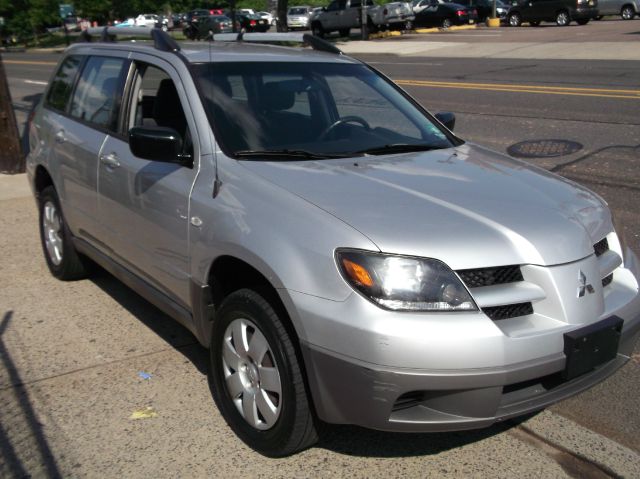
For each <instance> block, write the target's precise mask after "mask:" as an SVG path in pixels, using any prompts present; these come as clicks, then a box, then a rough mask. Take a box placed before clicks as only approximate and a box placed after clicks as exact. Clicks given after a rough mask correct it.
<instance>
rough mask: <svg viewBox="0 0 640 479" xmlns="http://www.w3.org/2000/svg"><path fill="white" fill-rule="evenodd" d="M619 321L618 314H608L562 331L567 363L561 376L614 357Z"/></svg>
mask: <svg viewBox="0 0 640 479" xmlns="http://www.w3.org/2000/svg"><path fill="white" fill-rule="evenodd" d="M623 323H624V321H623V320H622V318H619V317H618V316H611V317H609V318H607V319H604V320H602V321H598V322H597V323H594V324H590V325H589V326H585V327H584V328H580V329H576V330H575V331H571V332H568V333H565V334H564V354H565V356H566V357H567V363H566V366H565V369H564V372H563V377H564V379H565V380H569V379H573V378H576V377H578V376H580V375H582V374H585V373H588V372H589V371H591V370H593V369H594V368H595V367H597V366H600V365H601V364H604V363H606V362H608V361H611V360H612V359H614V358H615V357H616V355H617V354H618V344H619V343H620V336H621V333H622V325H623Z"/></svg>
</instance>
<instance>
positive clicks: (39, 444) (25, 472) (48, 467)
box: [0, 311, 62, 478]
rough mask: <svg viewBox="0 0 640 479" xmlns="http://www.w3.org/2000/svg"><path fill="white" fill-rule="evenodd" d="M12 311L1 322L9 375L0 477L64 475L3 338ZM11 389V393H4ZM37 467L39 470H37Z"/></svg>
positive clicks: (1, 356)
mask: <svg viewBox="0 0 640 479" xmlns="http://www.w3.org/2000/svg"><path fill="white" fill-rule="evenodd" d="M12 317H13V311H7V312H6V313H5V314H4V316H3V318H2V321H1V322H0V364H1V365H2V368H3V369H4V371H6V374H7V375H8V377H9V384H11V385H12V386H9V388H7V389H5V390H4V391H0V392H3V393H4V394H3V397H2V415H1V416H0V459H1V460H0V477H20V478H23V477H32V475H34V476H35V475H37V476H38V477H46V478H58V477H62V475H61V474H60V471H59V469H58V465H57V463H56V460H55V457H54V456H53V453H52V451H51V448H50V447H49V443H48V442H47V439H46V438H45V436H44V432H43V427H42V424H41V423H40V421H39V420H38V416H37V415H36V412H35V409H34V407H33V405H32V402H31V398H30V395H29V392H28V391H27V390H26V389H25V387H24V386H23V385H22V378H21V377H20V372H19V371H18V369H17V368H16V366H15V364H14V362H13V360H12V358H11V354H10V352H9V350H8V348H7V345H6V344H5V341H4V338H3V336H4V334H5V332H6V331H7V329H8V328H9V324H10V323H11V319H12ZM6 392H8V395H5V394H6ZM36 470H37V472H36Z"/></svg>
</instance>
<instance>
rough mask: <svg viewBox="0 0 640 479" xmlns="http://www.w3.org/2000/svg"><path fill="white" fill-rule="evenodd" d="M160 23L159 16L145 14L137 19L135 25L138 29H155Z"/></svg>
mask: <svg viewBox="0 0 640 479" xmlns="http://www.w3.org/2000/svg"><path fill="white" fill-rule="evenodd" d="M158 21H159V17H158V15H155V14H153V13H143V14H140V15H138V16H137V17H136V20H135V23H136V26H137V27H149V28H154V27H155V26H156V24H157V23H158Z"/></svg>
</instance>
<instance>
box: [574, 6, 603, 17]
mask: <svg viewBox="0 0 640 479" xmlns="http://www.w3.org/2000/svg"><path fill="white" fill-rule="evenodd" d="M598 12H599V10H598V9H597V8H595V7H579V8H576V9H575V11H574V12H573V13H572V14H571V19H572V20H587V19H592V18H596V17H597V16H598Z"/></svg>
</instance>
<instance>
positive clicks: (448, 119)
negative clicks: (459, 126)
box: [436, 111, 456, 131]
mask: <svg viewBox="0 0 640 479" xmlns="http://www.w3.org/2000/svg"><path fill="white" fill-rule="evenodd" d="M436 118H437V119H438V121H439V122H440V123H442V124H443V125H444V126H446V127H447V128H449V130H451V131H453V127H455V126H456V116H455V115H454V114H453V113H451V112H450V111H442V112H440V113H436Z"/></svg>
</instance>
